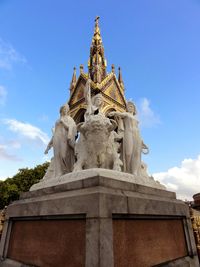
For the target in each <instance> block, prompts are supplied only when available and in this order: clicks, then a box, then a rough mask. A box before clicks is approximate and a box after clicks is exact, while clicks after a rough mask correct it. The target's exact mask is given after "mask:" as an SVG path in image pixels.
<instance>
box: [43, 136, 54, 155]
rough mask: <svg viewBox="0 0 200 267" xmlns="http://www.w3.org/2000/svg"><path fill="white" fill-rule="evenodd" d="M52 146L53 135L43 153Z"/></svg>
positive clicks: (46, 152)
mask: <svg viewBox="0 0 200 267" xmlns="http://www.w3.org/2000/svg"><path fill="white" fill-rule="evenodd" d="M52 147H53V136H52V138H51V140H50V141H49V143H48V145H47V148H46V149H45V151H44V154H48V152H49V150H50V149H51V148H52Z"/></svg>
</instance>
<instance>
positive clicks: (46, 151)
mask: <svg viewBox="0 0 200 267" xmlns="http://www.w3.org/2000/svg"><path fill="white" fill-rule="evenodd" d="M48 152H49V148H48V147H47V148H46V150H45V151H44V154H45V155H46V154H48Z"/></svg>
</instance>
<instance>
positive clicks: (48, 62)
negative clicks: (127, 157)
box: [0, 0, 200, 199]
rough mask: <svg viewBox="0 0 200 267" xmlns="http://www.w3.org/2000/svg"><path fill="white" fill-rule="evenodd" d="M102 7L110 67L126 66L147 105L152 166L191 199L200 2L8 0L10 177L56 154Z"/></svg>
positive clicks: (2, 16)
mask: <svg viewBox="0 0 200 267" xmlns="http://www.w3.org/2000/svg"><path fill="white" fill-rule="evenodd" d="M96 15H99V16H100V28H101V34H102V38H103V43H104V48H105V55H106V58H107V61H108V71H110V69H111V64H115V66H116V69H117V67H118V66H121V69H122V74H123V79H124V83H125V87H126V97H127V99H132V100H133V101H134V102H135V103H136V105H137V108H138V113H139V118H140V128H141V133H142V137H143V139H144V141H145V143H146V144H148V146H149V148H150V154H149V155H148V156H144V157H143V160H144V161H145V162H146V163H147V164H148V168H149V173H151V174H153V175H154V177H155V178H156V179H158V180H160V181H161V182H162V183H164V184H165V185H166V186H167V188H168V189H170V190H172V191H175V192H177V195H178V197H179V198H182V199H191V198H192V195H193V194H195V193H197V192H200V118H199V116H200V88H199V87H200V34H199V29H200V1H199V0H163V1H160V0H125V1H114V0H110V1H106V0H102V1H100V2H99V1H92V0H85V1H65V0H43V1H40V0H34V1H26V0H0V179H2V180H3V179H5V178H7V177H11V176H12V175H14V174H15V173H16V172H17V171H18V169H19V168H23V167H34V166H35V165H36V164H40V163H43V162H44V161H45V160H47V159H48V158H47V157H45V156H44V153H43V152H44V150H45V147H46V145H47V143H48V140H49V138H50V137H51V128H52V126H53V125H54V122H55V120H56V119H57V117H58V110H59V107H60V106H61V105H62V104H63V103H65V102H66V101H67V99H68V96H69V91H68V88H69V84H70V80H71V76H72V71H73V67H74V66H76V67H77V69H79V66H80V64H84V66H85V71H87V60H88V56H89V48H90V44H91V38H92V34H93V29H94V18H95V16H96ZM50 157H51V153H50V155H49V158H50Z"/></svg>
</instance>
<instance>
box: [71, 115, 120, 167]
mask: <svg viewBox="0 0 200 267" xmlns="http://www.w3.org/2000/svg"><path fill="white" fill-rule="evenodd" d="M116 127H117V124H116V122H115V121H114V120H109V119H108V118H106V117H105V116H104V115H103V116H102V115H101V114H98V115H90V116H89V117H88V118H87V120H86V121H85V122H82V123H79V124H78V126H77V129H78V131H80V138H79V141H78V142H77V144H76V148H75V151H76V155H77V162H76V163H75V165H74V171H80V170H83V169H91V168H104V169H111V170H116V171H121V165H122V161H121V160H120V158H119V154H118V146H117V142H116V141H115V134H114V131H113V130H114V129H115V128H116Z"/></svg>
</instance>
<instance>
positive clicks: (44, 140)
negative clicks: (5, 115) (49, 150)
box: [3, 119, 49, 145]
mask: <svg viewBox="0 0 200 267" xmlns="http://www.w3.org/2000/svg"><path fill="white" fill-rule="evenodd" d="M3 122H4V123H5V124H6V125H8V127H9V129H10V130H11V131H12V132H16V133H18V134H20V135H22V136H24V137H26V138H27V139H28V140H31V141H35V142H37V143H39V144H40V145H41V144H44V145H47V144H48V142H49V137H48V135H47V134H46V133H44V132H43V131H42V130H40V129H39V128H38V127H36V126H33V125H31V124H29V123H23V122H20V121H17V120H15V119H4V120H3Z"/></svg>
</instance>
